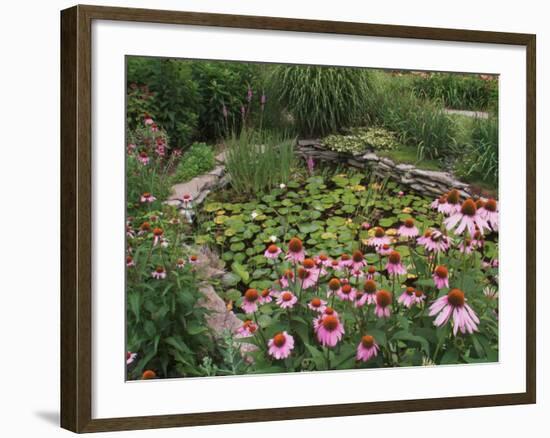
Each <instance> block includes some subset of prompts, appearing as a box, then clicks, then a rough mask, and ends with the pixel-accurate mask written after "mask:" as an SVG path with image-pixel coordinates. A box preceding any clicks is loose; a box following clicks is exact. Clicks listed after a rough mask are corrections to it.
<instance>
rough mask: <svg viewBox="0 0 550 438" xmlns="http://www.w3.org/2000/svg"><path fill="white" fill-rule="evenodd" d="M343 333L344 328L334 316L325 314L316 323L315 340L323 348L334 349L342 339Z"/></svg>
mask: <svg viewBox="0 0 550 438" xmlns="http://www.w3.org/2000/svg"><path fill="white" fill-rule="evenodd" d="M344 333H345V331H344V326H343V325H342V323H341V322H340V320H339V319H338V317H337V316H336V315H334V314H332V315H330V314H329V315H327V314H325V315H323V316H321V317H320V318H319V320H318V321H317V328H316V334H317V340H318V341H319V343H320V344H321V345H322V346H324V347H334V346H335V345H336V344H337V343H338V342H339V341H340V340H341V339H342V336H344Z"/></svg>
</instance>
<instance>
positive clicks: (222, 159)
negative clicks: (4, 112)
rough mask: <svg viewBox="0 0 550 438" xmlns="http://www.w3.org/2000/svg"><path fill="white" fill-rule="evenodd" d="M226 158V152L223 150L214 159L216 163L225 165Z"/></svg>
mask: <svg viewBox="0 0 550 438" xmlns="http://www.w3.org/2000/svg"><path fill="white" fill-rule="evenodd" d="M226 158H227V150H224V151H222V152H220V153H219V154H218V155H216V158H215V159H216V161H217V162H218V163H225V160H226Z"/></svg>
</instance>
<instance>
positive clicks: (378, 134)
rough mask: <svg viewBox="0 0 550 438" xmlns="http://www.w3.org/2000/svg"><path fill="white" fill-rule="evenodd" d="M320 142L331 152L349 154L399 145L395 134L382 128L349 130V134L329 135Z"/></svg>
mask: <svg viewBox="0 0 550 438" xmlns="http://www.w3.org/2000/svg"><path fill="white" fill-rule="evenodd" d="M322 141H323V144H324V145H325V146H326V147H327V148H328V149H330V150H332V151H336V152H344V153H350V154H354V153H359V152H364V151H365V150H367V149H374V150H387V149H393V148H395V147H397V146H398V144H399V143H398V142H397V139H396V136H395V134H394V133H393V132H390V131H388V130H387V129H384V128H351V129H350V132H349V134H346V135H338V134H333V135H329V136H327V137H325V138H324V139H323V140H322Z"/></svg>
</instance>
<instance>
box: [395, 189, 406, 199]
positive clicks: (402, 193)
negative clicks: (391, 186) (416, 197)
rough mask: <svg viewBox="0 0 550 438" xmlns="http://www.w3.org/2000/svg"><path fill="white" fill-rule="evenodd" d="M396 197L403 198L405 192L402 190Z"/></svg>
mask: <svg viewBox="0 0 550 438" xmlns="http://www.w3.org/2000/svg"><path fill="white" fill-rule="evenodd" d="M397 196H399V197H400V198H401V197H403V196H405V192H404V191H403V190H399V191H398V192H397Z"/></svg>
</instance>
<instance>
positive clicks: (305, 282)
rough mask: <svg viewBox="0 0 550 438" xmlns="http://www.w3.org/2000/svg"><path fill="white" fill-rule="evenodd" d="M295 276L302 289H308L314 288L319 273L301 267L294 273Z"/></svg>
mask: <svg viewBox="0 0 550 438" xmlns="http://www.w3.org/2000/svg"><path fill="white" fill-rule="evenodd" d="M296 274H297V276H298V282H299V283H300V285H301V287H302V289H309V288H310V287H313V286H315V285H316V284H317V280H318V278H319V272H318V271H317V270H308V269H305V268H303V267H301V266H300V267H299V268H298V270H297V271H296Z"/></svg>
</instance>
